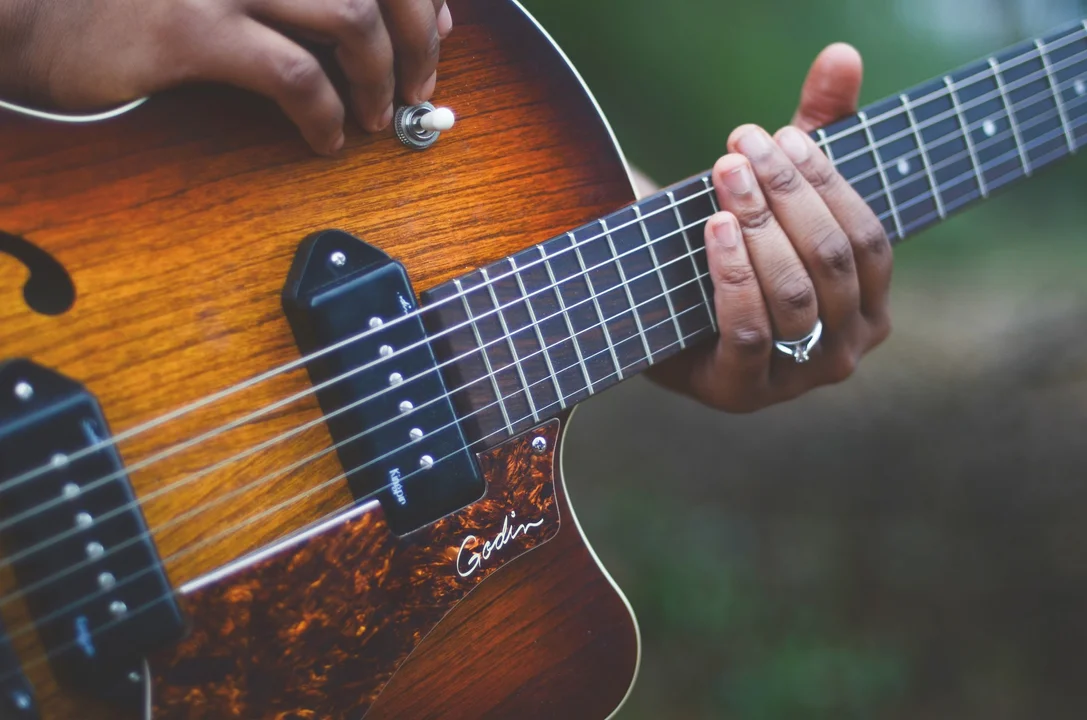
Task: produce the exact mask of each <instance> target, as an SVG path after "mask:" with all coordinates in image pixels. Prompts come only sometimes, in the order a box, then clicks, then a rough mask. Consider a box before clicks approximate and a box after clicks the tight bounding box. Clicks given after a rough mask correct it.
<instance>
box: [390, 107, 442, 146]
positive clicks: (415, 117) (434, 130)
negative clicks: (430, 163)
mask: <svg viewBox="0 0 1087 720" xmlns="http://www.w3.org/2000/svg"><path fill="white" fill-rule="evenodd" d="M456 122H457V118H456V116H455V115H454V114H453V111H452V110H450V109H449V108H447V107H441V108H439V107H434V106H433V105H431V104H430V103H428V102H427V103H423V104H421V105H410V106H404V107H401V108H399V109H398V110H397V111H396V117H395V118H394V119H393V128H394V129H395V131H396V137H397V138H399V139H400V142H402V143H404V145H406V146H407V147H409V148H411V149H412V150H426V149H427V148H428V147H430V146H431V145H433V144H434V143H436V142H437V141H438V137H439V136H440V135H441V134H442V133H443V132H446V131H448V130H452V129H453V125H454V124H456Z"/></svg>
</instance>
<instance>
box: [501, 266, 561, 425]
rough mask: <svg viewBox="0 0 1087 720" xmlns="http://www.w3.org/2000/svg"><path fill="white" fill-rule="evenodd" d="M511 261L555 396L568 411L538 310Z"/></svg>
mask: <svg viewBox="0 0 1087 720" xmlns="http://www.w3.org/2000/svg"><path fill="white" fill-rule="evenodd" d="M506 259H507V260H509V263H510V268H511V269H512V270H513V276H514V277H515V278H517V287H518V288H520V290H521V297H522V298H524V300H525V307H527V308H528V317H529V319H530V320H531V321H532V327H533V329H535V331H536V342H538V343H539V344H540V350H542V351H543V356H544V362H545V363H546V364H547V372H548V373H549V374H550V375H551V382H552V383H553V384H554V385H555V395H556V396H557V397H558V398H559V404H560V405H561V406H562V409H563V410H565V409H566V397H565V396H564V395H563V392H562V388H560V387H559V376H558V374H557V373H556V372H555V366H554V365H553V364H552V363H551V353H549V352H547V350H546V348H547V345H546V343H545V342H544V336H543V331H541V330H540V322H539V321H538V320H537V319H536V310H535V309H534V308H533V307H532V302H531V301H530V300H529V299H528V292H527V291H526V290H525V281H524V280H523V279H522V278H521V273H519V272H518V271H517V261H516V260H514V259H513V256H512V255H511V256H510V257H508V258H506ZM533 384H535V383H533Z"/></svg>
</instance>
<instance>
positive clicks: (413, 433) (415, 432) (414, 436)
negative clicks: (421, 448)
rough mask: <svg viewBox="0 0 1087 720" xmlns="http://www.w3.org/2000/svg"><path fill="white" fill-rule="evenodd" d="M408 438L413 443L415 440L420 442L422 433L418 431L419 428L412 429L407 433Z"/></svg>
mask: <svg viewBox="0 0 1087 720" xmlns="http://www.w3.org/2000/svg"><path fill="white" fill-rule="evenodd" d="M408 437H410V438H411V439H412V441H413V442H414V441H415V440H422V439H423V431H422V430H420V429H419V428H412V429H411V432H409V433H408Z"/></svg>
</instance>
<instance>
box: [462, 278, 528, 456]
mask: <svg viewBox="0 0 1087 720" xmlns="http://www.w3.org/2000/svg"><path fill="white" fill-rule="evenodd" d="M453 283H454V285H456V288H457V292H458V293H460V299H461V303H463V304H464V311H465V312H466V313H468V324H469V325H471V326H472V333H473V334H474V335H475V336H476V344H477V345H478V346H479V353H480V354H481V355H482V356H483V365H484V366H485V367H486V368H487V377H489V378H490V379H491V387H492V388H494V393H495V397H497V398H498V399H499V401H498V407H499V409H500V410H501V411H502V418H503V419H504V420H505V421H506V428H507V429H508V430H509V433H510V435H511V436H512V435H513V434H514V433H513V423H511V422H510V414H509V412H508V411H507V410H506V399H505V397H504V396H503V395H502V391H501V390H500V389H499V388H498V379H497V378H496V377H495V374H494V368H493V367H491V358H490V357H488V356H487V348H486V346H485V345H484V344H483V336H482V335H480V334H479V326H478V325H477V324H476V320H475V314H474V313H473V312H472V306H471V305H469V304H468V295H467V294H466V293H465V292H464V287H463V286H462V285H461V281H460V278H454V279H453Z"/></svg>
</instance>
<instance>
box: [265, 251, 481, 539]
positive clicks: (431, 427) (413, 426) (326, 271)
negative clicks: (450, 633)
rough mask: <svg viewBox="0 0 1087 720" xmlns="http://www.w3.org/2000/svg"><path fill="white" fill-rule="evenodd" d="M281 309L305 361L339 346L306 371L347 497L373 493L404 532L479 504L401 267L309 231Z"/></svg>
mask: <svg viewBox="0 0 1087 720" xmlns="http://www.w3.org/2000/svg"><path fill="white" fill-rule="evenodd" d="M283 307H284V311H285V312H286V314H287V318H288V320H289V321H290V324H291V328H292V329H293V331H294V336H295V340H296V341H297V343H298V347H299V348H300V349H301V351H302V352H303V353H304V354H305V355H311V354H313V353H316V352H318V351H320V350H322V349H324V348H330V347H333V346H336V345H339V344H341V343H342V346H340V347H337V348H336V349H335V350H332V351H330V352H327V353H323V354H321V355H320V356H319V357H315V358H314V359H312V360H311V361H310V362H309V363H308V364H307V369H308V370H309V374H310V379H311V381H312V382H313V384H314V385H315V386H318V387H320V388H321V389H320V390H318V392H317V399H318V401H319V402H320V405H321V409H322V410H323V411H324V413H325V415H326V416H327V419H326V422H327V424H328V428H329V431H330V432H331V434H332V438H333V440H334V442H335V443H336V451H337V453H338V454H339V458H340V462H341V464H342V465H343V468H344V472H345V473H347V476H348V484H349V486H350V487H351V491H352V492H353V493H354V495H355V498H356V499H360V500H361V499H364V498H370V497H376V498H377V499H378V500H379V501H380V502H381V505H382V508H383V509H384V511H385V517H386V519H387V521H388V523H389V527H390V528H391V529H392V530H393V532H395V533H397V534H399V535H403V534H405V533H408V532H411V531H412V530H415V529H417V528H420V527H423V526H425V525H429V524H430V523H432V522H434V521H435V520H437V519H438V518H440V517H442V516H444V515H447V514H449V513H451V512H453V511H454V510H458V509H460V508H462V507H464V506H465V505H467V504H469V503H471V502H473V501H474V500H477V499H479V497H480V496H482V494H483V480H482V478H481V476H480V474H479V470H478V468H477V467H476V464H475V460H474V459H473V458H472V456H471V454H470V453H469V452H468V450H467V445H468V443H466V442H465V440H464V435H463V433H462V431H461V428H460V424H459V422H458V419H457V416H456V414H455V413H454V411H453V406H452V405H451V404H450V401H449V397H448V393H447V392H446V389H445V383H444V381H443V380H442V374H441V372H439V371H438V364H437V361H436V360H435V358H434V353H433V352H432V351H431V348H430V342H429V341H428V337H427V334H426V330H425V329H424V327H423V323H422V320H421V318H420V317H419V316H418V315H417V314H414V315H413V314H412V313H413V311H414V310H415V308H416V304H415V293H414V292H413V291H412V288H411V283H410V281H409V280H408V275H407V272H406V271H405V270H404V267H403V266H402V265H401V264H400V263H398V262H395V261H393V260H392V259H391V258H389V256H388V255H386V254H385V253H383V252H382V251H380V250H378V249H377V248H375V247H373V246H371V245H368V244H367V243H364V242H363V241H361V240H359V239H358V238H355V237H353V236H351V235H348V234H347V233H344V232H341V231H338V230H328V231H324V232H320V233H317V234H315V235H311V236H310V237H308V238H306V240H304V241H303V242H302V244H301V246H300V247H299V249H298V253H297V254H296V255H295V259H294V264H293V265H292V267H291V271H290V274H289V275H288V278H287V284H286V287H285V288H284V291H283ZM360 335H361V337H359V336H360ZM355 338H358V339H355Z"/></svg>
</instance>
